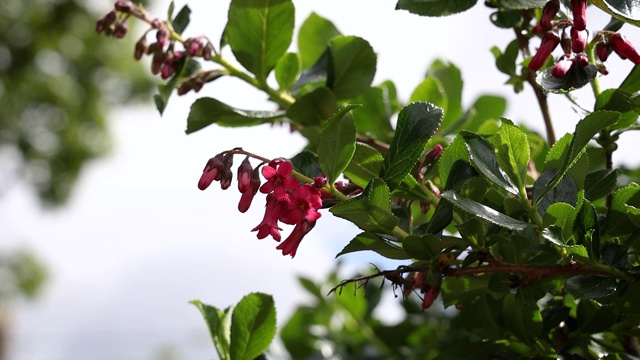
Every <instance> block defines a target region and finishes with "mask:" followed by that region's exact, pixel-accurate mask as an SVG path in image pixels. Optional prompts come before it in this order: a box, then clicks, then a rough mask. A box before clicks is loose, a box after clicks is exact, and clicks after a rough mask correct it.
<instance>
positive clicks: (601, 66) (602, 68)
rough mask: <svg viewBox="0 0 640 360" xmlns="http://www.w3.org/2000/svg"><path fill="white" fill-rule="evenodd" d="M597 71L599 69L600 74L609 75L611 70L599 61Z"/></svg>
mask: <svg viewBox="0 0 640 360" xmlns="http://www.w3.org/2000/svg"><path fill="white" fill-rule="evenodd" d="M596 69H598V72H599V73H600V74H602V75H609V69H607V67H606V66H605V65H604V64H603V63H601V62H599V61H597V62H596Z"/></svg>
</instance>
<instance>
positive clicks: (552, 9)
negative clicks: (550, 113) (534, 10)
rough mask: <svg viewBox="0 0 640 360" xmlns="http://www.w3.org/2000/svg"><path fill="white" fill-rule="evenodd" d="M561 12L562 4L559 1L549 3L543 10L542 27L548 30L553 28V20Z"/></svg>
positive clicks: (552, 0)
mask: <svg viewBox="0 0 640 360" xmlns="http://www.w3.org/2000/svg"><path fill="white" fill-rule="evenodd" d="M558 10H560V2H559V1H558V0H551V1H549V2H547V3H546V4H545V5H544V7H543V8H542V15H541V16H540V23H539V25H540V27H542V28H544V29H548V28H550V27H551V20H553V18H554V17H555V16H556V14H557V13H558Z"/></svg>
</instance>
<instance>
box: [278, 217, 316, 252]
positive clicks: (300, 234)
mask: <svg viewBox="0 0 640 360" xmlns="http://www.w3.org/2000/svg"><path fill="white" fill-rule="evenodd" d="M315 224H316V223H315V222H308V221H306V220H303V221H302V222H300V223H298V224H296V227H295V228H293V231H292V232H291V234H290V235H289V236H288V237H287V239H286V240H285V241H283V242H282V244H280V245H278V246H277V247H276V249H278V250H282V255H291V257H292V258H293V257H294V256H296V251H297V250H298V246H299V245H300V242H301V241H302V238H304V236H305V235H307V234H308V233H309V231H311V229H313V227H314V226H315Z"/></svg>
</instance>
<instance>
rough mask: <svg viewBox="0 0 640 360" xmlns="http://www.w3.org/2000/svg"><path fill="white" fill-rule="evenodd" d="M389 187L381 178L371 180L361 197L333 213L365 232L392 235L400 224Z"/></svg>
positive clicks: (337, 207) (337, 206)
mask: <svg viewBox="0 0 640 360" xmlns="http://www.w3.org/2000/svg"><path fill="white" fill-rule="evenodd" d="M390 204H391V194H390V192H389V187H388V186H387V184H386V183H385V182H384V181H383V180H382V179H380V178H375V179H373V180H371V182H370V183H369V185H367V187H366V188H365V189H364V191H363V193H362V195H360V196H359V197H357V198H355V199H352V200H348V201H345V202H342V203H340V204H338V205H335V206H333V207H332V208H331V210H329V211H331V213H332V214H333V215H335V216H337V217H340V218H343V219H346V220H349V221H351V222H352V223H354V224H355V225H357V226H358V227H359V228H360V229H362V230H364V231H370V232H374V233H383V234H391V233H393V229H394V228H395V226H396V225H397V224H398V221H399V220H398V218H396V217H395V216H394V215H393V213H392V212H391V205H390Z"/></svg>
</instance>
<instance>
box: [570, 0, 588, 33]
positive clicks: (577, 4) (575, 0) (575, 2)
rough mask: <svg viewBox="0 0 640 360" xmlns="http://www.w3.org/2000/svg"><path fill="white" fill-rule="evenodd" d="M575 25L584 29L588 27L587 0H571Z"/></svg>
mask: <svg viewBox="0 0 640 360" xmlns="http://www.w3.org/2000/svg"><path fill="white" fill-rule="evenodd" d="M571 12H572V13H573V27H575V28H576V29H578V30H580V31H582V30H585V29H586V28H587V0H571Z"/></svg>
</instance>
